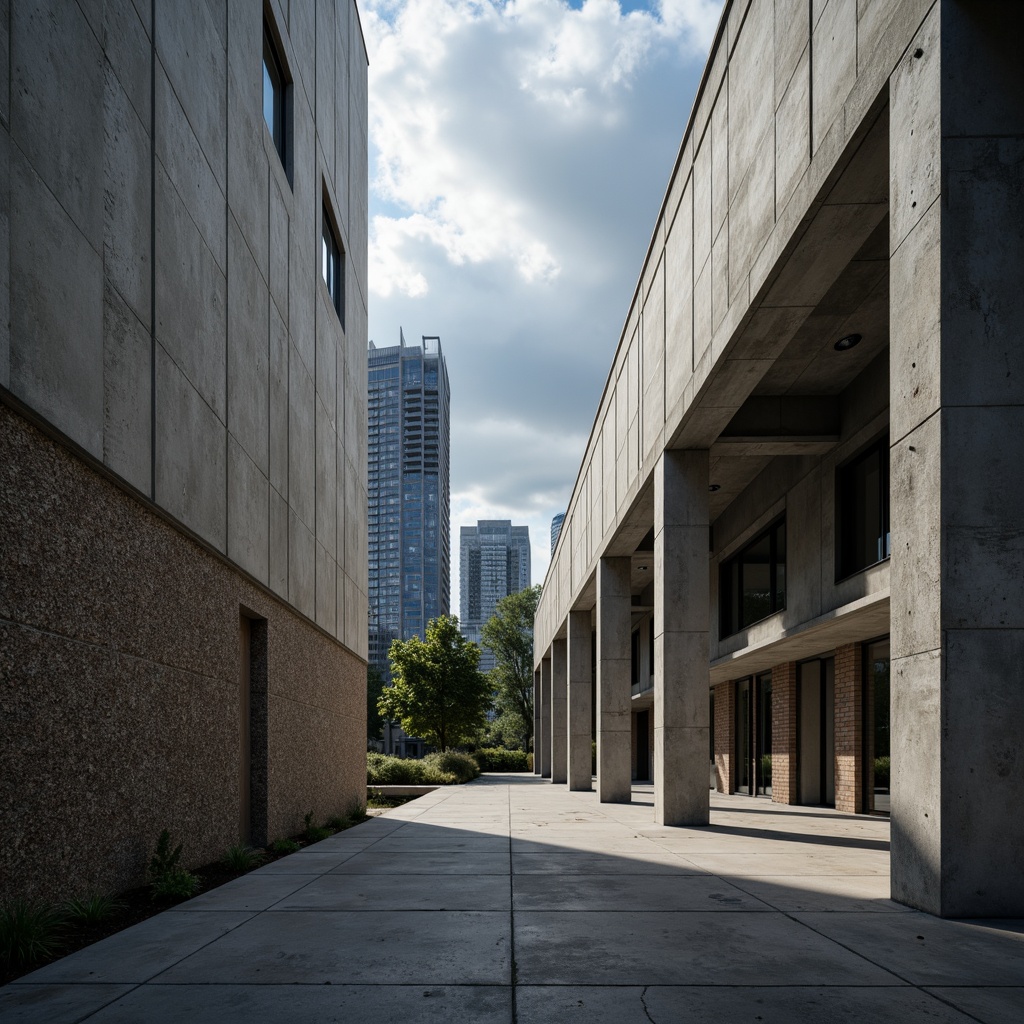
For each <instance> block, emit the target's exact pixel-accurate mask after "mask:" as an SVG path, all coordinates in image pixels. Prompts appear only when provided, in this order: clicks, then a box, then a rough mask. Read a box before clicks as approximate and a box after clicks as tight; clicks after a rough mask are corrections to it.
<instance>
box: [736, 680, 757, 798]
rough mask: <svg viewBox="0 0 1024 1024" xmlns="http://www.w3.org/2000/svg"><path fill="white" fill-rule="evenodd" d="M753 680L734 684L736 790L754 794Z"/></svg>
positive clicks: (750, 794)
mask: <svg viewBox="0 0 1024 1024" xmlns="http://www.w3.org/2000/svg"><path fill="white" fill-rule="evenodd" d="M753 682H754V681H753V680H752V679H741V680H740V681H739V682H738V683H737V684H736V792H737V793H746V794H747V795H748V796H753V795H754V771H753V767H754V766H753V761H754V701H753V697H754V694H753Z"/></svg>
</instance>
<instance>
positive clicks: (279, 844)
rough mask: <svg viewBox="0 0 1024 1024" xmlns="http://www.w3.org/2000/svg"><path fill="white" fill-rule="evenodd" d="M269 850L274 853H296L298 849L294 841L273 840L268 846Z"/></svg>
mask: <svg viewBox="0 0 1024 1024" xmlns="http://www.w3.org/2000/svg"><path fill="white" fill-rule="evenodd" d="M270 848H271V849H272V850H273V851H274V853H297V852H298V851H299V849H300V847H299V844H298V843H297V842H295V840H294V839H275V840H274V841H273V842H272V843H271V844H270Z"/></svg>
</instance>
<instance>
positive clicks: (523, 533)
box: [459, 519, 530, 672]
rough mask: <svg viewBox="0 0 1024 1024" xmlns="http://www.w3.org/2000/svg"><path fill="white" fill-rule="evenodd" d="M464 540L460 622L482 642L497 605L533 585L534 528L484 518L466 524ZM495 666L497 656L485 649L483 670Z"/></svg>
mask: <svg viewBox="0 0 1024 1024" xmlns="http://www.w3.org/2000/svg"><path fill="white" fill-rule="evenodd" d="M460 541H461V545H460V548H461V549H460V557H459V564H460V570H459V582H460V596H459V622H460V626H461V629H462V635H463V636H464V637H466V638H467V639H469V640H473V641H475V642H476V643H480V633H481V630H482V629H483V626H484V623H485V622H486V621H487V620H488V619H489V618H490V617H491V616H492V615H493V614H494V606H495V605H496V604H497V603H498V602H499V601H500V600H501V599H502V598H503V597H508V595H509V594H516V593H518V592H519V591H520V590H525V589H526V587H528V586H529V585H530V528H529V527H528V526H513V525H512V522H511V520H509V519H481V520H478V521H477V524H476V526H464V527H462V534H461V538H460ZM492 668H494V656H493V655H492V654H491V652H490V651H488V650H487V649H486V648H484V649H483V650H482V651H481V654H480V671H481V672H488V671H490V669H492Z"/></svg>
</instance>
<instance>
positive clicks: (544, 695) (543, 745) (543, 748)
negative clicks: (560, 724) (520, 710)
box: [540, 657, 551, 779]
mask: <svg viewBox="0 0 1024 1024" xmlns="http://www.w3.org/2000/svg"><path fill="white" fill-rule="evenodd" d="M540 774H541V777H542V778H545V779H550V778H551V658H550V657H548V658H542V659H541V663H540Z"/></svg>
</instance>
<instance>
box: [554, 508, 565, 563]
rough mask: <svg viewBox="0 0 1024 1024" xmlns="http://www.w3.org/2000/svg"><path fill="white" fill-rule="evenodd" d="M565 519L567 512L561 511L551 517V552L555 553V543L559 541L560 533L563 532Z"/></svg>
mask: <svg viewBox="0 0 1024 1024" xmlns="http://www.w3.org/2000/svg"><path fill="white" fill-rule="evenodd" d="M564 521H565V513H564V512H559V513H558V515H556V516H553V517H552V519H551V554H554V553H555V545H556V544H557V543H558V535H559V534H560V533H561V532H562V523H563V522H564Z"/></svg>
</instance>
